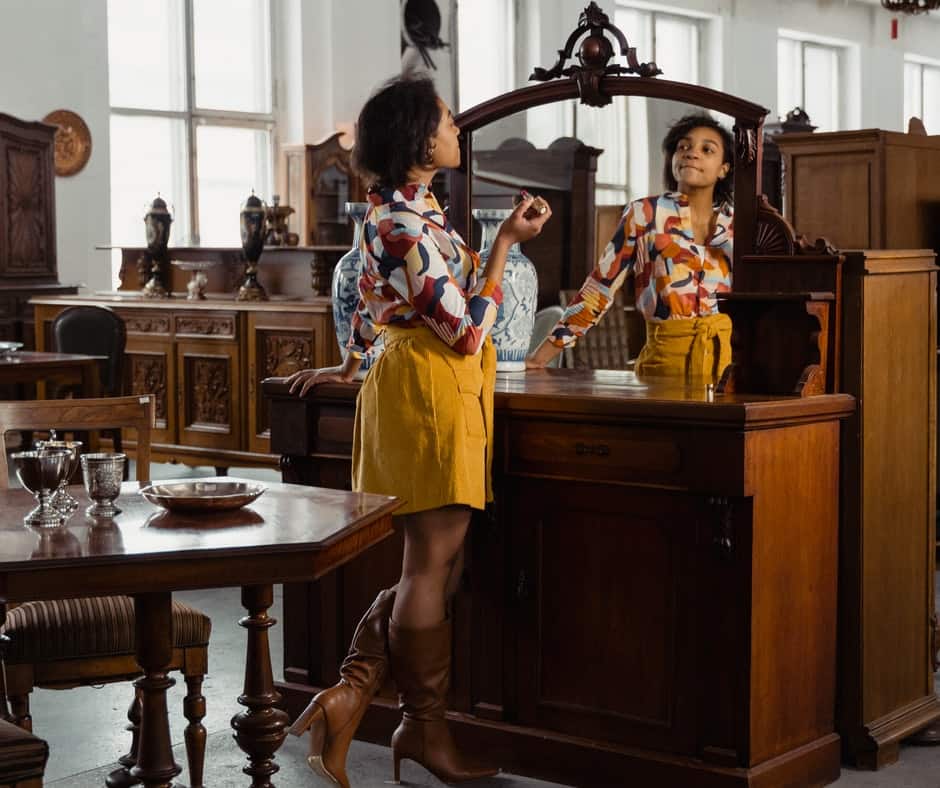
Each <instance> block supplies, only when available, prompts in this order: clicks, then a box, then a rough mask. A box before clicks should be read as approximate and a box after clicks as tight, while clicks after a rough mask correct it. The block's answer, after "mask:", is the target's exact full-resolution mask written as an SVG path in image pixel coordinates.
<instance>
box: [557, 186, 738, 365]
mask: <svg viewBox="0 0 940 788" xmlns="http://www.w3.org/2000/svg"><path fill="white" fill-rule="evenodd" d="M733 237H734V219H733V212H732V209H731V206H730V205H728V204H727V203H725V204H724V205H722V206H721V208H720V209H719V211H718V216H717V218H716V221H715V230H714V232H713V233H712V234H711V235H710V236H709V237H708V238H706V239H705V243H704V245H703V244H697V243H695V240H694V238H695V236H694V234H693V231H692V213H691V210H690V208H689V199H688V197H686V195H684V194H680V193H679V192H666V193H665V194H661V195H659V196H658V197H647V198H645V199H643V200H636V201H635V202H632V203H630V204H629V205H628V206H627V207H626V209H625V210H624V213H623V216H622V217H621V219H620V224H619V225H618V226H617V230H616V231H615V232H614V235H613V238H611V240H610V243H609V244H607V248H606V249H605V250H604V254H603V255H602V256H601V259H600V260H598V261H597V264H596V265H595V266H594V270H593V271H591V273H590V275H589V276H588V278H587V280H586V281H585V282H584V284H583V285H582V286H581V290H580V291H579V292H578V294H577V295H576V296H575V297H574V299H573V300H572V301H571V303H570V304H569V305H568V308H567V309H566V310H565V313H564V314H563V315H562V316H561V320H559V321H558V324H557V325H556V326H555V328H554V329H553V330H552V333H551V340H552V344H554V345H556V346H558V347H568V346H570V345H573V344H574V343H575V342H577V341H578V339H579V338H580V337H582V336H583V335H584V334H585V332H587V330H588V329H589V328H591V326H593V325H594V324H595V323H597V321H598V320H600V319H601V318H602V317H603V316H604V313H605V312H606V311H607V310H608V309H609V308H610V305H611V303H612V302H613V300H614V294H615V293H616V292H617V291H618V290H619V289H620V287H621V286H622V285H623V282H624V280H625V279H626V278H627V275H628V274H629V273H630V272H631V271H632V272H633V275H634V276H635V277H636V306H637V309H638V310H639V311H640V312H641V313H642V315H643V317H644V318H645V319H646V320H649V321H653V322H657V321H662V320H681V319H683V318H691V317H704V316H706V315H714V314H716V313H717V312H718V304H717V300H716V296H717V295H718V293H727V292H729V291H730V290H731V260H732V241H733Z"/></svg>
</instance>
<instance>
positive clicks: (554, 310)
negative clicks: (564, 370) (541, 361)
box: [529, 304, 565, 367]
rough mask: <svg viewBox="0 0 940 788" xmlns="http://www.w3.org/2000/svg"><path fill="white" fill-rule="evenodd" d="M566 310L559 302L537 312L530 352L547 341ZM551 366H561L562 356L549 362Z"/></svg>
mask: <svg viewBox="0 0 940 788" xmlns="http://www.w3.org/2000/svg"><path fill="white" fill-rule="evenodd" d="M564 313H565V310H564V309H563V308H562V307H561V306H560V305H559V304H551V305H550V306H546V307H544V308H543V309H540V310H539V311H538V312H536V313H535V323H534V324H533V326H532V339H531V340H530V341H529V352H530V353H531V352H533V351H534V350H535V349H536V348H537V347H538V346H539V345H541V344H542V342H543V341H545V338H546V337H547V336H548V335H549V333H551V330H552V329H553V328H554V327H555V324H556V323H557V322H558V321H559V320H560V319H561V316H562V315H563V314H564ZM548 366H550V367H558V366H561V356H560V355H559V356H555V358H553V359H552V360H551V361H549V362H548Z"/></svg>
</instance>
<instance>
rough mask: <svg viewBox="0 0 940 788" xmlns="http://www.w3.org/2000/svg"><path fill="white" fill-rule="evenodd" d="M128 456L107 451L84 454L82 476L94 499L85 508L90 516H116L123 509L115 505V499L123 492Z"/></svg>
mask: <svg viewBox="0 0 940 788" xmlns="http://www.w3.org/2000/svg"><path fill="white" fill-rule="evenodd" d="M126 460H127V456H126V455H124V454H111V453H107V452H101V453H93V454H83V455H82V457H81V463H82V478H83V480H84V482H85V491H86V492H87V493H88V497H89V498H90V499H91V500H92V501H94V503H92V505H91V506H89V507H88V508H87V509H85V514H87V515H88V516H89V517H114V515H116V514H120V513H121V510H120V509H118V507H117V506H115V505H114V500H115V499H116V498H117V497H118V496H119V495H120V494H121V482H122V481H123V479H124V463H125V461H126Z"/></svg>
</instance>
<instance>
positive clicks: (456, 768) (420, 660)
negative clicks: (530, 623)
mask: <svg viewBox="0 0 940 788" xmlns="http://www.w3.org/2000/svg"><path fill="white" fill-rule="evenodd" d="M451 637H452V627H451V622H450V621H449V620H448V621H444V622H443V623H442V624H439V625H438V626H436V627H431V628H429V629H406V628H403V627H399V626H398V625H397V624H396V623H395V622H394V621H390V622H389V628H388V648H389V655H390V666H391V670H392V677H393V678H394V679H395V684H396V685H397V686H398V692H399V705H400V707H401V710H402V712H403V718H402V721H401V725H399V726H398V728H397V729H396V730H395V733H394V734H393V735H392V753H393V757H394V759H395V773H396V779H397V776H398V764H399V762H400V761H401V759H403V758H410V759H411V760H413V761H416V762H418V763H420V764H421V765H422V766H424V768H425V769H427V770H428V771H429V772H431V773H432V774H433V775H434V776H435V777H437V778H438V779H440V780H443V781H444V782H461V781H463V780H477V779H480V778H483V777H491V776H492V775H494V774H497V773H498V772H499V769H496V768H492V767H489V766H483V765H479V764H476V763H473V762H471V761H469V760H468V759H466V758H464V757H462V756H461V755H460V753H459V751H458V750H457V747H456V745H455V744H454V740H453V738H452V737H451V734H450V729H449V728H448V726H447V721H446V719H445V712H446V709H447V689H448V687H449V685H450V665H451Z"/></svg>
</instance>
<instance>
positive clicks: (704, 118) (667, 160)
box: [663, 112, 734, 205]
mask: <svg viewBox="0 0 940 788" xmlns="http://www.w3.org/2000/svg"><path fill="white" fill-rule="evenodd" d="M699 128H706V129H714V130H715V131H717V132H718V136H719V137H721V147H722V148H723V149H724V150H723V155H724V163H725V164H727V165H728V173H727V175H725V177H724V178H720V179H719V180H718V182H717V183H716V184H715V198H714V199H715V204H716V205H721V204H722V203H725V202H727V203H733V202H734V138H733V137H732V136H731V132H729V131H728V130H727V129H726V128H725V127H724V126H722V125H721V124H720V123H719V122H718V121H717V120H715V119H714V118H713V117H712V116H711V115H708V114H707V113H705V112H694V113H692V114H691V115H684V116H683V117H681V118H679V120H677V121H676V122H675V123H673V124H672V126H671V127H670V129H669V131H667V132H666V136H665V137H664V138H663V185H664V186H665V187H666V189H667V190H668V191H676V190H677V189H678V188H679V184H678V182H677V181H676V178H675V176H674V175H673V174H672V157H673V156H674V155H675V152H676V148H678V147H679V141H680V140H681V139H682V138H683V137H686V136H688V134H689V132H690V131H692V129H699Z"/></svg>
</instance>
